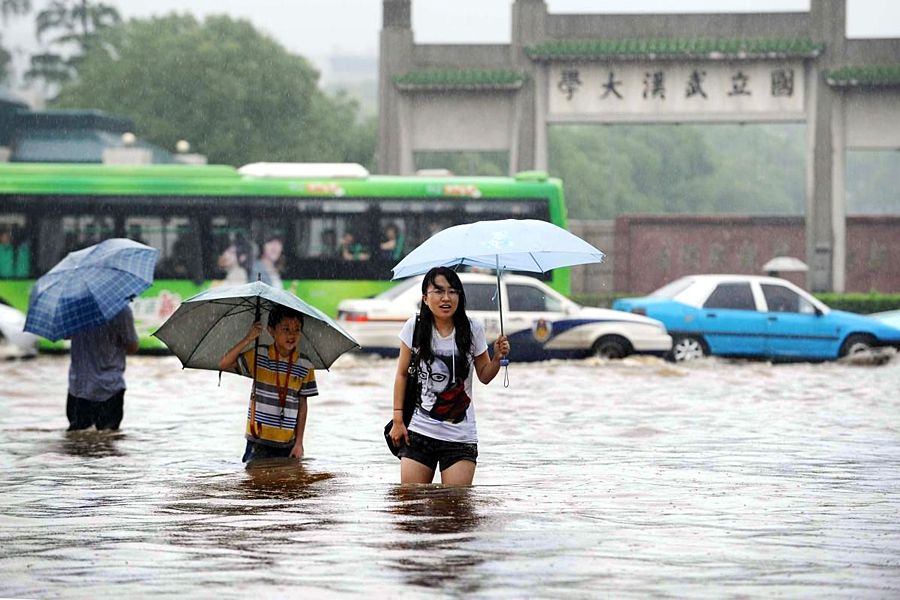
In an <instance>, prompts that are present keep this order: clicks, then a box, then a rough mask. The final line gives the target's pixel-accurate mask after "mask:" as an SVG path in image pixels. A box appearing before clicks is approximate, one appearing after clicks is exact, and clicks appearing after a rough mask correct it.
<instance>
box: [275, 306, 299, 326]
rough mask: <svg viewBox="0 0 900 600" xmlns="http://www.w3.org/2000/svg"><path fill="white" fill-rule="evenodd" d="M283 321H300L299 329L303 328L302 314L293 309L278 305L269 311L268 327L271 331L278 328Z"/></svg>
mask: <svg viewBox="0 0 900 600" xmlns="http://www.w3.org/2000/svg"><path fill="white" fill-rule="evenodd" d="M285 319H297V320H298V321H300V327H301V328H302V327H303V314H302V313H300V312H298V311H296V310H294V309H293V308H288V307H287V306H281V305H280V304H279V305H277V306H275V307H274V308H273V309H272V310H270V311H269V321H268V325H269V327H271V328H272V329H275V328H276V327H278V324H279V323H281V322H282V321H284V320H285Z"/></svg>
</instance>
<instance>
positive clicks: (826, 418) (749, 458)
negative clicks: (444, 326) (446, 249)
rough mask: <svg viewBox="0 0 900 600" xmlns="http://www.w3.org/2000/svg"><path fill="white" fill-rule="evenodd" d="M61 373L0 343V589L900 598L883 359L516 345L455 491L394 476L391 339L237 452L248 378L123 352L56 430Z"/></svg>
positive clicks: (898, 446) (891, 369)
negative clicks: (92, 419) (288, 448)
mask: <svg viewBox="0 0 900 600" xmlns="http://www.w3.org/2000/svg"><path fill="white" fill-rule="evenodd" d="M67 368H68V359H67V357H65V356H41V357H39V358H38V359H35V360H31V361H25V362H2V363H0V381H2V385H0V388H2V391H0V406H2V411H0V489H2V492H0V493H2V516H0V541H2V543H0V573H2V578H0V596H3V597H41V598H53V597H84V598H88V597H90V598H96V597H102V596H111V595H115V596H117V597H118V596H126V595H127V596H136V597H143V596H161V597H166V596H179V597H216V598H224V597H234V598H238V597H245V598H246V597H252V598H270V597H287V596H293V597H314V596H316V597H317V596H325V595H329V596H338V597H389V596H394V595H396V594H397V593H402V594H404V595H406V596H407V597H410V596H411V597H422V596H433V597H484V598H522V597H566V598H569V597H576V598H577V597H584V598H589V597H590V598H593V597H615V598H645V597H650V596H654V597H707V598H722V597H761V596H762V597H770V596H782V597H825V598H829V597H848V598H896V597H898V596H900V357H894V359H893V360H891V361H890V362H888V364H885V365H881V366H866V365H849V364H839V363H829V364H816V365H811V364H796V365H770V364H767V363H754V362H728V361H719V360H704V361H700V362H698V363H697V364H693V365H690V366H675V365H672V364H669V363H665V362H662V361H658V360H655V359H628V360H625V361H617V362H608V363H604V362H599V361H594V360H588V361H569V362H548V363H538V364H515V363H514V364H513V365H512V366H511V367H510V379H511V385H510V387H509V388H504V387H503V386H502V384H501V381H500V378H498V379H497V380H495V382H494V383H492V384H491V385H490V386H486V387H485V386H481V385H479V384H476V385H477V387H476V390H475V402H476V406H477V411H478V426H479V433H480V438H481V441H480V447H479V451H480V456H479V466H478V470H477V473H476V478H475V486H473V487H472V488H469V489H445V488H441V487H440V486H427V487H423V488H418V489H404V488H400V487H399V486H398V485H397V480H398V477H399V462H398V461H397V459H396V458H394V457H393V456H391V455H390V454H389V453H388V451H387V448H386V447H385V446H384V441H383V439H382V437H381V428H382V426H383V424H384V423H385V422H386V421H387V419H388V418H390V409H389V407H390V400H389V393H390V389H391V385H392V378H393V373H394V368H395V367H394V363H393V361H390V360H381V359H369V358H366V357H356V356H350V357H345V358H342V359H341V360H340V361H339V362H338V363H336V365H335V366H334V367H333V368H332V370H331V371H330V372H322V373H319V388H320V392H321V395H320V396H319V397H318V398H316V399H314V400H313V401H312V404H311V409H310V418H309V425H308V430H307V436H306V453H307V458H306V459H305V460H303V461H302V463H301V464H299V465H298V464H294V463H290V462H283V461H275V462H271V463H268V464H263V465H260V466H259V467H257V468H253V469H250V470H247V469H245V468H244V467H243V466H242V465H241V463H240V456H241V452H242V450H243V439H242V427H243V421H242V419H243V416H244V414H245V411H246V402H247V393H248V390H249V381H248V380H245V379H241V378H239V377H237V376H234V375H225V376H223V378H222V383H221V386H218V384H217V383H218V382H217V376H216V374H215V373H212V372H203V371H188V370H181V368H180V364H179V363H178V361H177V359H175V358H172V357H144V356H139V357H135V358H130V359H129V363H128V371H127V379H128V385H129V389H128V392H127V394H126V398H125V403H126V406H125V420H124V422H123V428H122V430H121V431H120V432H119V433H116V434H98V433H96V432H87V433H80V434H67V433H66V432H65V431H64V430H65V427H66V419H65V390H66V377H67Z"/></svg>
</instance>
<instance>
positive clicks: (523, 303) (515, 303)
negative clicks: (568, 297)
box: [506, 284, 558, 312]
mask: <svg viewBox="0 0 900 600" xmlns="http://www.w3.org/2000/svg"><path fill="white" fill-rule="evenodd" d="M506 291H507V295H508V296H509V310H511V311H521V312H544V311H547V310H551V309H549V308H548V307H547V297H546V296H545V295H544V292H543V291H542V290H541V289H540V288H536V287H534V286H532V285H520V284H512V285H507V286H506ZM557 304H558V303H557Z"/></svg>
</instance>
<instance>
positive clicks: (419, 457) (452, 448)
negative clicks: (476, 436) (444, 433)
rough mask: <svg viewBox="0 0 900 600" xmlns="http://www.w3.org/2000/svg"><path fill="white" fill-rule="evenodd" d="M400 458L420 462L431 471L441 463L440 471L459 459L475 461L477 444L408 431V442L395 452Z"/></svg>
mask: <svg viewBox="0 0 900 600" xmlns="http://www.w3.org/2000/svg"><path fill="white" fill-rule="evenodd" d="M397 455H398V456H399V457H400V458H409V459H411V460H414V461H416V462H417V463H422V464H423V465H425V466H427V467H428V468H429V469H431V470H432V471H433V470H434V469H435V468H436V467H437V465H438V463H440V465H441V471H443V470H445V469H447V468H449V467H451V466H453V465H454V464H456V463H458V462H459V461H461V460H470V461H472V462H473V463H477V462H478V461H477V460H476V459H477V458H478V444H467V443H465V442H447V441H444V440H436V439H434V438H433V437H428V436H427V435H422V434H420V433H416V432H415V431H410V432H409V443H408V444H404V445H403V446H402V447H401V448H400V451H399V452H398V453H397Z"/></svg>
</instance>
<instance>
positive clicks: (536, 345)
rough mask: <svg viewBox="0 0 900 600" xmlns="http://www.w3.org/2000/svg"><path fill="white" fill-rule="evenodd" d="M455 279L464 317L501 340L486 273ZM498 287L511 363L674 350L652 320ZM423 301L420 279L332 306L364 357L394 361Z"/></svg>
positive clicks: (519, 282)
mask: <svg viewBox="0 0 900 600" xmlns="http://www.w3.org/2000/svg"><path fill="white" fill-rule="evenodd" d="M459 278H460V279H461V280H462V284H463V288H464V290H465V294H466V313H467V314H468V315H469V317H471V318H472V319H476V320H478V321H480V322H481V323H482V324H483V325H484V328H485V334H486V336H487V339H488V340H489V343H490V341H491V340H494V339H496V338H497V337H498V336H499V335H500V319H499V312H498V310H497V298H496V292H497V278H496V276H495V275H492V274H485V273H460V274H459ZM501 285H502V286H503V289H502V292H503V327H504V333H506V335H507V336H509V340H510V344H511V345H512V353H511V355H510V358H511V359H513V360H515V361H533V360H547V359H552V358H585V357H588V356H599V357H602V358H624V357H625V356H628V355H630V354H636V353H637V354H656V355H664V354H666V353H667V352H668V351H669V350H670V349H671V347H672V339H671V338H670V337H669V335H668V334H667V333H666V329H665V327H664V326H663V325H662V323H660V322H659V321H656V320H654V319H650V318H648V317H644V316H641V315H636V314H632V313H627V312H622V311H618V310H609V309H605V308H592V307H587V306H580V305H579V304H576V303H575V302H572V301H571V300H569V299H568V298H566V297H565V296H563V295H562V294H560V293H559V292H557V291H556V290H554V289H552V288H550V287H549V286H547V285H546V284H544V283H543V282H542V281H539V280H537V279H535V278H533V277H526V276H521V275H504V276H503V278H502V281H501ZM421 300H422V277H421V276H420V277H413V278H410V279H407V280H404V281H403V282H401V283H400V284H398V285H397V286H395V287H393V288H391V289H389V290H387V291H386V292H383V293H382V294H379V295H378V296H375V297H374V298H367V299H359V300H344V301H343V302H341V303H340V304H339V305H338V316H337V318H338V321H339V322H340V324H341V326H342V327H344V328H345V329H346V330H347V332H348V333H350V335H352V336H353V337H354V338H356V340H357V341H358V342H359V343H360V345H361V346H362V351H364V352H372V353H376V354H380V355H383V356H396V355H397V353H398V351H399V347H400V340H399V339H398V337H397V334H398V333H399V332H400V328H401V327H402V326H403V323H405V322H406V320H407V319H409V318H410V317H411V316H413V315H414V314H416V311H417V310H419V306H420V303H421Z"/></svg>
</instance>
